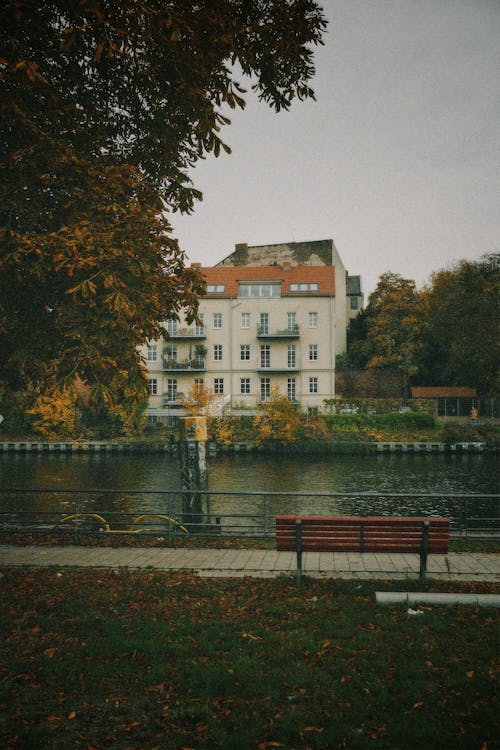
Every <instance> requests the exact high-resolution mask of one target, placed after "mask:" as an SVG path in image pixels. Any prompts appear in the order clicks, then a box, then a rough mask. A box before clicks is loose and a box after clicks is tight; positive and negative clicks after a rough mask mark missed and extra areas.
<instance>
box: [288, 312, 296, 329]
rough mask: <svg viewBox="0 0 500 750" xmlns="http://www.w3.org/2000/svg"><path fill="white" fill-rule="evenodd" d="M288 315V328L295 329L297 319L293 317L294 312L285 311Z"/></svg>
mask: <svg viewBox="0 0 500 750" xmlns="http://www.w3.org/2000/svg"><path fill="white" fill-rule="evenodd" d="M287 316H288V330H289V331H295V329H296V328H297V321H296V319H295V317H296V315H295V313H294V312H289V313H287Z"/></svg>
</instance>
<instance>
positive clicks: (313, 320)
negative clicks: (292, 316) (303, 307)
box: [309, 312, 318, 328]
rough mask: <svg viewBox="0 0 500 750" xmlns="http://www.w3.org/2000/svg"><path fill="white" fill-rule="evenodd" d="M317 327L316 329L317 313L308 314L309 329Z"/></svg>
mask: <svg viewBox="0 0 500 750" xmlns="http://www.w3.org/2000/svg"><path fill="white" fill-rule="evenodd" d="M317 327H318V313H317V312H310V313H309V328H317Z"/></svg>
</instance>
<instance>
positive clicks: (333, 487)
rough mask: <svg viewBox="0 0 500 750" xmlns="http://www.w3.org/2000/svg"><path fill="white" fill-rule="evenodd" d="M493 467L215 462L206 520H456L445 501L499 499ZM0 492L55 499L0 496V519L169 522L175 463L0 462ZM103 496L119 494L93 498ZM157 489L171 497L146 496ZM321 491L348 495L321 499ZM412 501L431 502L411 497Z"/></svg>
mask: <svg viewBox="0 0 500 750" xmlns="http://www.w3.org/2000/svg"><path fill="white" fill-rule="evenodd" d="M497 461H498V460H497V457H496V456H494V455H491V454H471V455H442V454H440V455H425V454H413V455H411V454H410V455H400V454H390V455H387V454H385V455H374V456H345V455H342V456H324V457H316V456H314V457H311V456H304V457H297V456H293V457H291V456H275V455H273V456H269V455H263V454H257V455H255V454H248V455H241V454H239V455H238V454H237V455H232V454H224V455H220V456H218V457H217V458H214V459H211V460H210V462H209V490H210V492H211V493H212V494H211V498H210V512H211V513H212V514H220V515H221V516H224V515H227V514H234V515H235V516H238V515H242V514H245V515H249V514H250V515H252V514H255V515H256V516H258V515H260V514H263V513H265V514H267V515H270V516H274V515H276V514H287V513H291V514H293V513H302V514H314V515H318V514H333V513H335V514H343V515H349V514H351V513H352V514H362V515H385V514H398V515H406V514H412V515H415V514H419V513H423V514H425V515H429V514H436V515H451V516H453V517H454V518H458V517H459V516H460V514H461V513H463V507H462V504H461V501H459V500H457V499H456V498H452V497H450V495H456V494H464V495H470V494H478V493H488V494H492V493H498V491H499V483H498V476H497V469H498V462H497ZM0 488H1V489H6V488H9V489H14V488H16V489H18V490H20V491H21V490H40V489H55V490H57V492H56V493H43V492H42V493H38V492H37V493H28V494H26V493H23V492H9V493H4V492H2V493H0V510H2V511H14V510H19V509H20V508H22V509H23V510H26V511H49V512H50V511H54V512H61V511H67V512H71V511H72V510H76V509H77V510H78V511H81V510H85V511H87V512H88V511H101V512H111V513H112V512H121V513H131V514H139V513H169V514H175V513H178V512H179V510H180V495H179V490H180V489H181V481H180V467H179V462H178V459H177V458H175V457H174V456H170V455H165V454H151V455H142V454H129V455H124V454H95V455H92V454H90V455H89V454H65V453H50V454H47V453H41V454H38V453H37V454H33V453H31V454H30V453H26V454H25V453H10V454H1V455H0ZM67 489H79V490H82V491H83V490H85V491H88V490H93V492H92V493H90V494H87V493H86V494H85V495H82V496H80V495H78V496H76V495H71V494H68V493H65V490H67ZM110 489H113V490H118V492H116V493H112V494H106V493H102V492H100V490H110ZM132 490H134V492H130V491H132ZM164 491H168V492H170V493H175V496H174V494H173V495H172V497H166V496H164V495H160V494H155V493H160V492H164ZM268 492H277V493H283V494H281V495H278V496H275V497H273V498H271V499H269V498H264V496H263V495H260V494H259V493H268ZM367 492H376V493H382V495H383V493H388V494H391V493H398V494H407V495H408V496H407V497H404V498H390V497H384V496H381V497H377V498H366V497H363V496H362V493H367ZM141 493H147V494H141ZM224 493H236V494H235V495H232V494H224ZM243 493H252V494H243ZM295 493H299V494H300V496H297V495H296V494H295ZM329 493H350V495H351V496H349V497H345V498H337V497H328V494H329ZM358 493H359V494H358ZM416 493H426V494H434V495H439V496H440V497H434V498H412V497H411V495H412V494H416ZM77 502H78V503H79V505H78V507H76V503H77ZM172 504H173V505H172ZM498 510H499V503H498V499H482V500H480V499H478V500H470V501H468V513H469V515H474V516H478V517H483V518H484V519H486V518H489V517H497V516H498V515H499V513H498Z"/></svg>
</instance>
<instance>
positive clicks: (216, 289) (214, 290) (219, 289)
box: [207, 284, 226, 294]
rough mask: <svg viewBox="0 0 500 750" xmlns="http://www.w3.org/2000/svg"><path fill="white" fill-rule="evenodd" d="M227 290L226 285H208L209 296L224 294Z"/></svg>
mask: <svg viewBox="0 0 500 750" xmlns="http://www.w3.org/2000/svg"><path fill="white" fill-rule="evenodd" d="M225 290H226V286H225V284H207V294H223V293H224V292H225Z"/></svg>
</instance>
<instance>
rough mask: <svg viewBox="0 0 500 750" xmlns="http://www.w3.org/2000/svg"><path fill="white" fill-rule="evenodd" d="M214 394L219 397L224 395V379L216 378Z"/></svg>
mask: <svg viewBox="0 0 500 750" xmlns="http://www.w3.org/2000/svg"><path fill="white" fill-rule="evenodd" d="M214 393H216V394H218V395H220V394H222V393H224V378H214Z"/></svg>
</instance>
